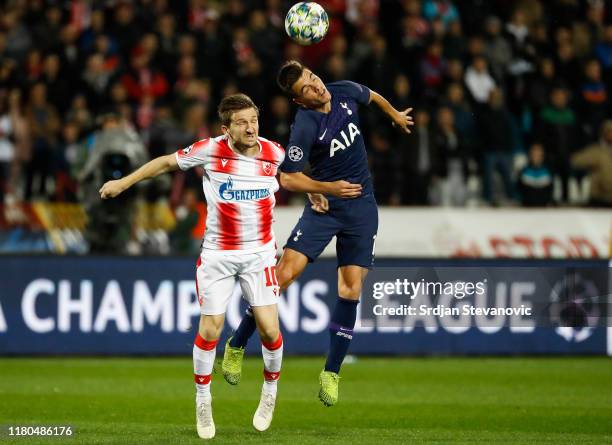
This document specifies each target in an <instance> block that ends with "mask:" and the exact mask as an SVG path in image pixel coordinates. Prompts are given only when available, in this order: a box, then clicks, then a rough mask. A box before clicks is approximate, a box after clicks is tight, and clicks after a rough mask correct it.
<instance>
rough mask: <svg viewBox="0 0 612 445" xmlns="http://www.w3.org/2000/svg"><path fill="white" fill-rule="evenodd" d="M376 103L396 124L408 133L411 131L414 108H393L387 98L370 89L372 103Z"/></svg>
mask: <svg viewBox="0 0 612 445" xmlns="http://www.w3.org/2000/svg"><path fill="white" fill-rule="evenodd" d="M372 102H373V103H375V104H376V105H377V106H378V108H380V109H381V111H382V112H383V113H385V114H386V115H387V116H389V119H391V122H393V125H394V126H397V127H399V128H401V129H402V130H403V131H405V132H406V133H410V127H412V126H413V125H414V122H413V121H412V116H410V112H411V111H412V108H406V109H405V110H404V111H398V110H396V109H395V108H393V105H391V104H390V103H389V101H388V100H387V99H385V98H384V97H382V96H381V95H380V94H378V93H377V92H376V91H372V90H370V103H372Z"/></svg>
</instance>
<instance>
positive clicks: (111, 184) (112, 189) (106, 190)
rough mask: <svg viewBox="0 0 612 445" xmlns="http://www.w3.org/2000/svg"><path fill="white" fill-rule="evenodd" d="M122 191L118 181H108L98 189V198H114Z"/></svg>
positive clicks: (120, 183)
mask: <svg viewBox="0 0 612 445" xmlns="http://www.w3.org/2000/svg"><path fill="white" fill-rule="evenodd" d="M123 190H124V188H123V184H122V182H121V180H120V179H118V180H115V181H108V182H106V183H104V185H103V186H102V188H101V189H100V198H102V199H108V198H114V197H115V196H117V195H119V194H120V193H121V192H123Z"/></svg>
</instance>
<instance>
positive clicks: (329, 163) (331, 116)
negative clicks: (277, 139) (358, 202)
mask: <svg viewBox="0 0 612 445" xmlns="http://www.w3.org/2000/svg"><path fill="white" fill-rule="evenodd" d="M325 86H326V87H327V89H328V90H329V92H330V94H331V110H330V111H329V113H321V112H319V111H314V110H309V109H306V108H303V107H301V108H300V109H299V110H298V112H297V113H296V115H295V121H294V122H293V125H292V126H291V136H290V137H289V144H288V145H287V146H288V147H289V148H288V149H287V156H286V157H285V161H284V162H283V164H282V165H281V171H283V172H285V173H297V172H302V171H303V170H304V167H305V166H306V162H309V163H310V168H311V177H312V178H313V179H315V180H317V181H325V182H327V181H338V180H340V179H344V180H345V181H349V182H351V183H354V184H361V185H362V186H363V195H365V194H368V193H371V192H372V179H371V177H370V172H369V170H368V157H367V154H366V148H365V143H364V140H363V134H362V131H361V128H360V126H359V114H358V108H359V104H368V103H369V102H370V90H369V89H368V88H367V87H365V86H363V85H359V84H357V83H355V82H350V81H348V80H343V81H340V82H334V83H330V84H326V85H325Z"/></svg>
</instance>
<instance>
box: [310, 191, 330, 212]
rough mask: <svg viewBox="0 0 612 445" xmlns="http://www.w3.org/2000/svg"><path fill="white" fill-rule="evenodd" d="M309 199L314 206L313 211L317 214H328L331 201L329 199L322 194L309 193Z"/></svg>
mask: <svg viewBox="0 0 612 445" xmlns="http://www.w3.org/2000/svg"><path fill="white" fill-rule="evenodd" d="M308 199H309V200H310V203H311V204H312V206H311V207H312V210H314V211H315V212H317V213H327V211H328V210H329V201H328V200H327V198H326V197H325V196H324V195H322V194H320V193H309V194H308Z"/></svg>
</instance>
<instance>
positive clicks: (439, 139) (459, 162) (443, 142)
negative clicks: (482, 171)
mask: <svg viewBox="0 0 612 445" xmlns="http://www.w3.org/2000/svg"><path fill="white" fill-rule="evenodd" d="M434 147H435V148H434V150H435V152H436V153H437V154H438V156H439V162H437V164H436V171H435V173H434V177H433V185H434V188H433V190H432V203H433V204H437V205H443V206H448V205H452V206H462V205H465V202H466V200H467V195H468V193H467V184H466V182H467V163H468V153H467V149H466V147H465V145H464V143H463V141H462V139H461V135H460V134H459V132H458V131H457V129H456V128H455V117H454V114H453V111H452V110H451V109H450V108H448V107H441V108H440V109H439V110H438V115H437V129H436V132H435V140H434Z"/></svg>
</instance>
